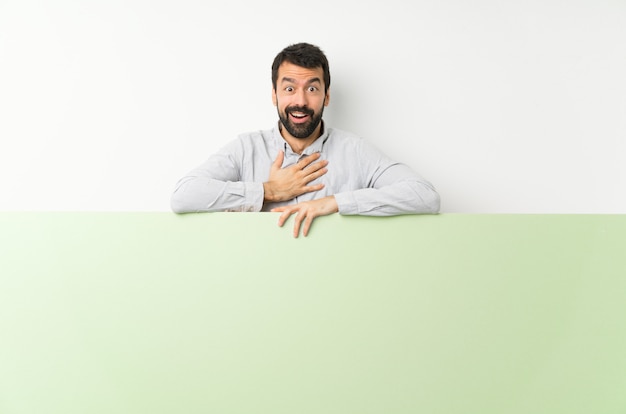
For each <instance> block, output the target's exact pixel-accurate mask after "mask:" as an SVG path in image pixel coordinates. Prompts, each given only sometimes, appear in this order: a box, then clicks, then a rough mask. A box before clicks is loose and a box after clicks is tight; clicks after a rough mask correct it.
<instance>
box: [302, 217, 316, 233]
mask: <svg viewBox="0 0 626 414" xmlns="http://www.w3.org/2000/svg"><path fill="white" fill-rule="evenodd" d="M314 218H315V216H314V215H311V216H308V217H307V218H306V220H305V221H304V227H303V228H302V235H303V236H304V237H306V236H307V235H308V234H309V229H310V228H311V224H312V223H313V219H314Z"/></svg>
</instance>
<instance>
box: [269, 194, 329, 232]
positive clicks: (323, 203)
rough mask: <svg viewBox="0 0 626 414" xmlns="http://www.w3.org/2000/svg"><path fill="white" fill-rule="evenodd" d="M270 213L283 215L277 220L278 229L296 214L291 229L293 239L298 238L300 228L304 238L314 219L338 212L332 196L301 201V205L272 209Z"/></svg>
mask: <svg viewBox="0 0 626 414" xmlns="http://www.w3.org/2000/svg"><path fill="white" fill-rule="evenodd" d="M272 211H275V212H281V213H283V214H281V215H280V217H279V218H278V225H279V226H280V227H282V226H283V224H285V221H287V219H288V218H289V216H291V215H292V214H294V213H297V214H296V218H295V220H296V222H295V224H294V227H293V237H298V234H300V226H301V225H302V223H304V227H302V234H303V235H304V236H305V237H306V235H307V234H309V229H310V228H311V223H312V222H313V219H314V218H315V217H319V216H326V215H329V214H333V213H336V212H338V211H339V207H338V206H337V201H335V197H334V196H328V197H324V198H320V199H318V200H311V201H303V202H302V203H298V204H294V205H292V206H283V207H276V208H273V209H272Z"/></svg>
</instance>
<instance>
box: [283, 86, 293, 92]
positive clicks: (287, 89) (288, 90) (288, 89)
mask: <svg viewBox="0 0 626 414" xmlns="http://www.w3.org/2000/svg"><path fill="white" fill-rule="evenodd" d="M285 92H293V86H287V87H286V88H285Z"/></svg>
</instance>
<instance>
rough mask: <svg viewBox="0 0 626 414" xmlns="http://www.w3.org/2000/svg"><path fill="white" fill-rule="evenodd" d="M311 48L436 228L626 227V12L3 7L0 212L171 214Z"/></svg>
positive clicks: (592, 1) (265, 121)
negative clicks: (402, 166)
mask: <svg viewBox="0 0 626 414" xmlns="http://www.w3.org/2000/svg"><path fill="white" fill-rule="evenodd" d="M300 41H307V42H310V43H314V44H317V45H319V46H320V47H321V48H322V49H323V50H324V51H325V52H326V54H327V56H328V58H329V60H330V65H331V74H332V77H333V79H332V87H331V103H330V106H329V107H328V108H327V110H326V112H325V117H326V120H327V122H328V124H329V125H331V126H333V127H336V128H341V129H345V130H349V131H353V132H356V133H358V134H360V135H361V136H363V137H364V138H366V139H368V140H371V141H372V142H373V143H374V144H375V145H376V146H378V147H379V148H380V149H381V150H382V151H383V152H385V153H387V154H388V155H390V156H391V157H392V158H395V159H397V160H399V161H403V162H405V163H407V164H408V165H410V166H411V167H413V168H414V169H415V170H416V171H417V172H419V173H420V174H421V175H423V176H424V177H425V178H427V179H428V180H430V181H431V182H432V183H433V184H434V185H435V187H436V188H437V189H438V191H439V193H440V194H441V197H442V212H444V213H446V212H459V213H626V191H625V190H626V188H625V187H626V186H625V183H626V1H625V0H612V1H607V0H561V1H557V0H530V1H527V0H525V1H495V0H494V1H489V0H477V1H462V0H456V1H441V0H432V1H419V0H417V1H407V0H387V1H370V0H358V1H357V0H353V1H342V0H332V1H327V0H321V1H315V2H293V1H283V0H277V1H271V2H264V1H259V0H243V1H237V0H234V1H233V0H229V1H210V2H209V1H200V0H196V1H190V0H176V1H173V0H172V1H148V0H107V1H104V0H102V1H78V0H76V1H69V0H58V1H33V0H0V145H1V146H0V210H4V211H11V210H29V211H30V210H35V211H54V210H71V211H74V210H90V211H169V197H170V194H171V191H172V189H173V187H174V184H175V183H176V181H177V180H178V179H179V178H180V177H181V176H182V175H184V174H185V173H186V172H187V171H188V170H190V169H191V168H192V167H195V166H196V165H198V164H200V163H201V162H202V161H204V160H205V159H206V158H207V157H208V156H209V154H210V153H212V152H213V151H215V150H217V149H218V148H219V147H221V146H222V145H224V144H225V143H226V142H228V141H230V140H232V139H234V138H235V137H236V136H237V135H238V134H239V133H241V132H246V131H250V130H255V129H267V128H271V127H272V126H273V125H274V124H275V122H276V119H277V116H276V110H275V108H274V107H273V106H272V103H271V81H270V66H271V63H272V60H273V58H274V56H275V55H276V53H278V52H279V51H280V50H281V49H282V48H283V47H285V46H287V45H289V44H291V43H296V42H300Z"/></svg>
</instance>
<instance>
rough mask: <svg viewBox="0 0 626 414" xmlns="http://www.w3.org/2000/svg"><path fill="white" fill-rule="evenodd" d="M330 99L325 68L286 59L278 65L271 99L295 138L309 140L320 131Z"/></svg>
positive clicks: (285, 125)
mask: <svg viewBox="0 0 626 414" xmlns="http://www.w3.org/2000/svg"><path fill="white" fill-rule="evenodd" d="M329 98H330V97H329V95H328V93H326V92H324V71H323V69H322V68H321V67H319V68H314V69H307V68H303V67H300V66H297V65H294V64H293V63H289V62H283V63H282V64H281V65H280V67H279V68H278V79H277V80H276V89H273V90H272V101H273V102H274V105H276V108H277V110H278V117H279V118H280V122H281V123H282V124H283V127H284V129H286V130H287V132H288V133H289V134H290V135H291V136H293V137H294V138H300V139H306V138H311V137H312V136H313V135H315V134H319V128H320V122H321V121H322V114H323V112H324V107H325V106H327V105H328V101H329ZM315 138H317V136H316V137H315Z"/></svg>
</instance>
